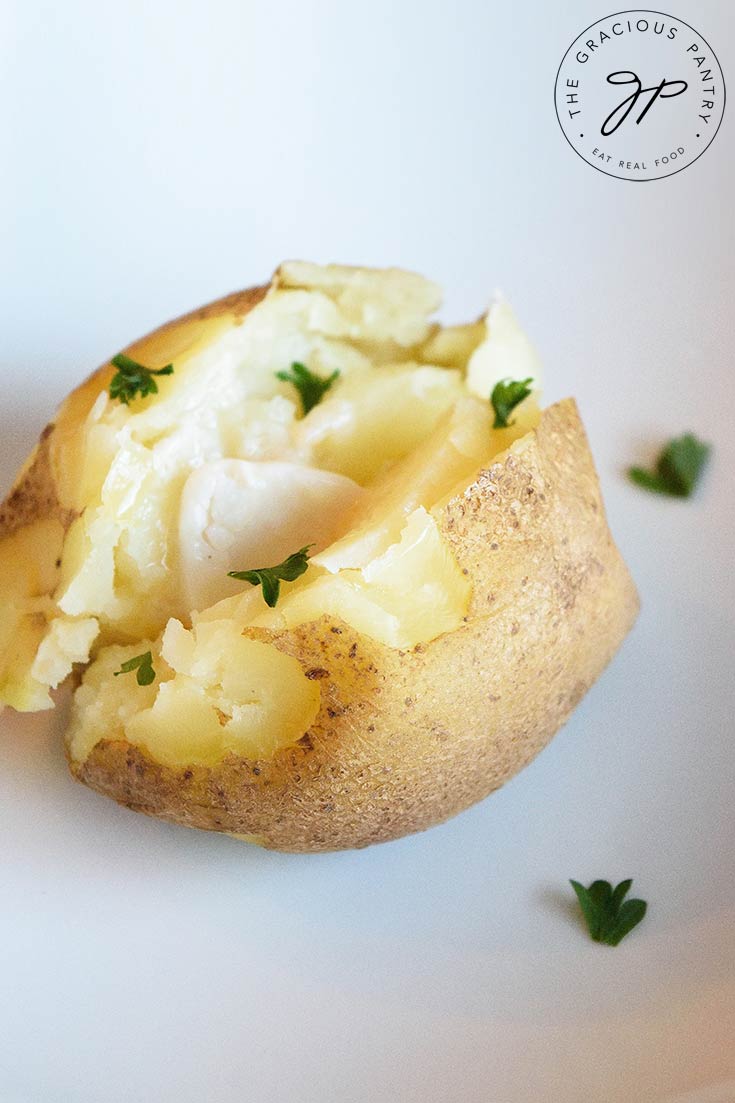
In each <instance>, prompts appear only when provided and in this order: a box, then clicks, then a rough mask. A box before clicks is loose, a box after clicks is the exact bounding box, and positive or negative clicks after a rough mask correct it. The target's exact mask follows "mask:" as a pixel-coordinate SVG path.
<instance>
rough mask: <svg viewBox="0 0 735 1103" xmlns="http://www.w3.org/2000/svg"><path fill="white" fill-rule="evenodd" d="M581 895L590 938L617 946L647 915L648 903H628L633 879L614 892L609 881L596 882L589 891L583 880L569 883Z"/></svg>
mask: <svg viewBox="0 0 735 1103" xmlns="http://www.w3.org/2000/svg"><path fill="white" fill-rule="evenodd" d="M569 883H570V884H571V886H572V888H573V889H574V891H575V892H576V894H577V899H578V900H579V906H580V908H581V909H582V914H583V915H584V918H585V922H586V923H587V929H588V930H589V932H590V938H591V939H592V940H593V941H594V942H604V943H605V944H606V945H607V946H617V945H618V943H619V942H621V941H622V940H623V939H624V938H625V936H626V935H627V934H629V933H630V932H631V931H632V930H633V928H634V927H637V926H638V924H639V923H640V921H641V920H642V919H643V916H644V915H645V914H646V908H647V906H648V905H647V904H646V901H645V900H625V897H626V895H627V893H628V889H629V888H630V886H631V885H632V884H633V881H632V878H628V880H627V881H621V882H620V884H619V885H618V886H617V888H615V889H613V887H612V885H611V884H610V882H609V881H593V882H592V884H591V885H590V887H589V888H585V887H584V885H580V883H579V881H570V882H569Z"/></svg>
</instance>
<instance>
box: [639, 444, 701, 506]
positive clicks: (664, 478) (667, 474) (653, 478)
mask: <svg viewBox="0 0 735 1103" xmlns="http://www.w3.org/2000/svg"><path fill="white" fill-rule="evenodd" d="M710 452H711V447H710V445H709V444H705V443H704V442H703V441H701V440H698V439H697V437H695V435H694V433H684V434H683V435H682V436H680V437H675V438H673V439H672V440H670V441H669V443H668V444H667V445H666V447H665V448H664V449H663V451H662V452H661V453H660V455H659V457H658V459H657V460H656V465H655V467H654V469H653V471H646V470H645V468H643V467H631V468H629V469H628V475H629V476H630V478H631V479H632V480H633V482H634V483H637V485H638V486H642V487H644V489H646V490H651V491H653V493H654V494H669V495H671V496H672V497H674V498H688V497H689V496H690V495H691V494H692V493H693V491H694V488H695V487H696V485H697V483H698V481H699V478H700V476H701V474H702V471H703V470H704V466H705V464H706V463H707V459H708V457H709V454H710Z"/></svg>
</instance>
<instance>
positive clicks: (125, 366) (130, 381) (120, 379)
mask: <svg viewBox="0 0 735 1103" xmlns="http://www.w3.org/2000/svg"><path fill="white" fill-rule="evenodd" d="M110 363H111V364H112V365H113V367H115V368H117V372H116V373H115V375H113V377H112V382H111V383H110V398H119V399H120V401H121V402H122V403H123V405H125V406H127V405H128V403H129V402H130V399H131V398H135V396H136V395H137V394H140V397H141V398H145V396H146V395H149V394H158V384H157V383H156V381H155V379H154V378H153V376H154V375H173V371H174V366H173V364H166V366H165V368H158V370H157V371H155V370H154V369H153V368H146V367H144V366H143V364H139V363H138V362H137V360H132V359H131V358H130V357H129V356H126V355H125V353H124V352H119V353H118V354H117V356H113V358H112V360H111V361H110Z"/></svg>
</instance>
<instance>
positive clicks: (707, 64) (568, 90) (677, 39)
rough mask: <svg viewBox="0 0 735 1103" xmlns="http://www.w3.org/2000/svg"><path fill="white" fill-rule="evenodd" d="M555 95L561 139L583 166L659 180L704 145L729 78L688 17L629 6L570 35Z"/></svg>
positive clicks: (715, 127) (677, 169)
mask: <svg viewBox="0 0 735 1103" xmlns="http://www.w3.org/2000/svg"><path fill="white" fill-rule="evenodd" d="M554 96H555V103H556V114H557V118H558V119H559V125H560V126H561V128H562V130H563V132H564V136H565V137H566V139H567V141H568V142H569V144H570V146H571V147H572V149H573V150H574V151H575V153H577V154H579V156H580V157H581V158H582V160H584V161H586V162H587V164H588V165H592V167H593V168H596V169H599V170H600V171H601V172H605V173H607V175H608V176H615V177H617V178H618V179H621V180H658V179H660V178H661V177H663V176H671V175H672V174H673V173H675V172H680V171H681V170H682V169H684V168H686V167H687V166H688V165H691V164H692V162H693V161H696V160H697V158H698V157H701V155H702V154H703V153H704V151H705V149H707V147H708V146H709V145H710V143H711V142H712V140H713V138H714V137H715V135H716V133H717V131H718V129H719V126H720V123H721V122H722V115H723V112H724V110H725V81H724V78H723V75H722V69H721V68H720V63H719V61H718V60H717V57H716V55H715V52H714V50H713V49H712V47H711V46H710V45H709V43H708V42H707V41H706V40H705V39H704V38H703V37H702V35H701V34H699V32H698V31H695V30H694V28H693V27H690V26H689V24H688V23H684V22H683V21H682V20H681V19H675V18H674V17H673V16H670V15H666V14H664V13H663V12H656V11H648V10H635V11H625V12H617V13H616V14H615V15H608V16H606V17H605V18H604V19H600V20H598V21H597V23H593V24H592V26H591V27H588V28H587V29H586V30H584V31H582V33H581V34H580V35H578V36H577V38H575V40H574V42H572V44H571V46H570V47H569V49H568V50H567V52H566V53H565V54H564V57H563V58H562V62H561V65H560V66H559V71H558V73H557V75H556V85H555V88H554Z"/></svg>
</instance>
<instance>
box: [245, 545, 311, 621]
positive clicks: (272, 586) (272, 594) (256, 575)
mask: <svg viewBox="0 0 735 1103" xmlns="http://www.w3.org/2000/svg"><path fill="white" fill-rule="evenodd" d="M313 547H314V545H313V544H307V545H306V547H304V548H300V549H299V550H298V551H297V552H294V553H293V555H289V557H288V559H284V561H283V563H279V564H278V565H277V566H275V567H258V568H256V569H255V570H252V571H228V572H227V576H228V578H239V579H240V581H241V582H251V583H252V584H253V586H262V587H263V600H264V601H265V603H266V605H269V606H270V607H271V609H273V608H274V607H275V605H276V602H277V601H278V597H279V595H280V592H281V582H282V581H283V582H293V581H294V579H296V578H299V577H300V576H301V575H302V574H304V572H305V571H306V570H307V569H308V566H309V548H313Z"/></svg>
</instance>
